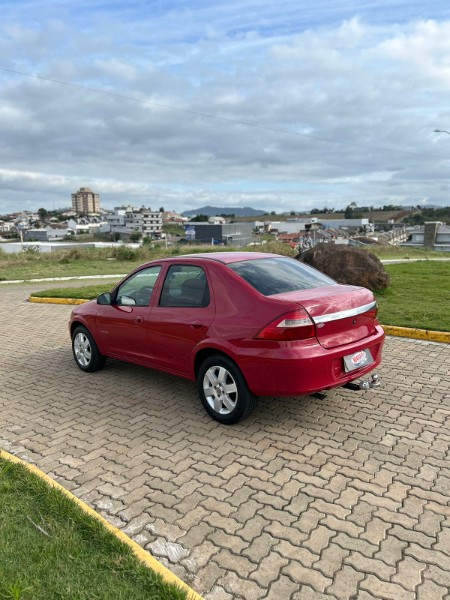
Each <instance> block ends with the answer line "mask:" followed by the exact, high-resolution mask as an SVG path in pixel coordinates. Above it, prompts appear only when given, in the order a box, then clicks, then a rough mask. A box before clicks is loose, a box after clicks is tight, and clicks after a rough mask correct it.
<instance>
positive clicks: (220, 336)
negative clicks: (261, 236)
mask: <svg viewBox="0 0 450 600" xmlns="http://www.w3.org/2000/svg"><path fill="white" fill-rule="evenodd" d="M376 316H377V305H376V302H375V299H374V296H373V294H372V292H370V291H369V290H367V289H365V288H361V287H355V286H348V285H339V284H337V283H336V282H335V281H333V280H332V279H330V278H329V277H327V276H326V275H324V274H323V273H321V272H319V271H317V270H315V269H313V268H311V267H309V266H308V265H305V264H303V263H300V262H298V261H296V260H294V259H291V258H287V257H285V256H278V255H274V254H265V253H256V252H215V253H205V254H193V255H186V256H179V257H173V258H166V259H161V260H155V261H152V262H149V263H147V264H145V265H142V266H140V267H139V268H137V269H136V270H135V271H133V272H132V273H131V274H130V275H128V276H127V277H125V278H124V279H123V280H122V281H121V282H120V283H119V284H118V285H116V287H115V288H114V289H113V290H112V291H111V292H109V293H105V294H102V295H100V296H99V297H98V299H97V300H92V301H90V302H87V303H85V304H82V305H80V306H77V307H76V308H74V310H73V312H72V315H71V318H70V323H69V328H70V334H71V338H72V347H73V354H74V358H75V361H76V364H77V365H78V367H79V368H80V369H81V370H83V371H87V372H93V371H97V370H99V369H101V368H102V367H103V365H104V363H105V359H106V358H107V357H111V358H116V359H120V360H123V361H128V362H131V363H135V364H138V365H144V366H146V367H152V368H154V369H159V370H161V371H165V372H167V373H173V374H175V375H179V376H182V377H186V378H188V379H191V380H195V381H197V385H198V392H199V396H200V399H201V401H202V403H203V405H204V407H205V409H206V411H207V412H208V413H209V414H210V415H211V416H212V417H213V418H214V419H216V420H217V421H219V422H221V423H226V424H231V423H236V422H238V421H239V420H241V419H243V418H245V417H247V416H248V415H249V414H250V413H251V412H252V411H253V409H254V408H255V405H256V399H257V397H258V396H299V395H305V394H312V393H314V392H318V391H321V390H327V389H331V388H336V387H339V386H343V385H346V384H349V383H350V382H352V381H353V380H355V379H359V378H361V377H363V376H365V375H367V374H368V373H369V372H370V371H372V370H373V369H375V368H376V367H377V365H379V364H380V362H381V354H382V346H383V341H384V332H383V329H382V328H381V326H380V325H379V323H378V321H377V318H376ZM373 381H375V379H373ZM368 386H369V384H368V385H367V387H368Z"/></svg>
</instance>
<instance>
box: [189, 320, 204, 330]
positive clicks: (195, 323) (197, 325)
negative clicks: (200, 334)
mask: <svg viewBox="0 0 450 600" xmlns="http://www.w3.org/2000/svg"><path fill="white" fill-rule="evenodd" d="M202 326H203V323H202V322H201V321H192V323H191V327H193V328H194V329H200V327H202Z"/></svg>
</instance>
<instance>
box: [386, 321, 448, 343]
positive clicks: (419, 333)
mask: <svg viewBox="0 0 450 600" xmlns="http://www.w3.org/2000/svg"><path fill="white" fill-rule="evenodd" d="M382 327H383V329H384V332H385V333H386V334H387V335H396V336H399V337H407V338H414V339H416V340H427V341H428V342H442V343H444V344H450V332H448V331H430V330H428V329H412V328H410V327H394V326H393V325H382Z"/></svg>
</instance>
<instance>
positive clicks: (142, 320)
mask: <svg viewBox="0 0 450 600" xmlns="http://www.w3.org/2000/svg"><path fill="white" fill-rule="evenodd" d="M134 322H135V323H143V322H144V317H141V316H140V315H139V316H138V317H136V318H135V320H134Z"/></svg>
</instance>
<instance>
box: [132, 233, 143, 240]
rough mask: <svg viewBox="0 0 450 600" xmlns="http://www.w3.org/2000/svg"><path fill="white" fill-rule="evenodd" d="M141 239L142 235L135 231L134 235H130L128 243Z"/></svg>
mask: <svg viewBox="0 0 450 600" xmlns="http://www.w3.org/2000/svg"><path fill="white" fill-rule="evenodd" d="M141 237H142V234H141V233H139V231H136V232H135V233H132V234H131V235H130V242H139V240H140V239H141Z"/></svg>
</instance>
